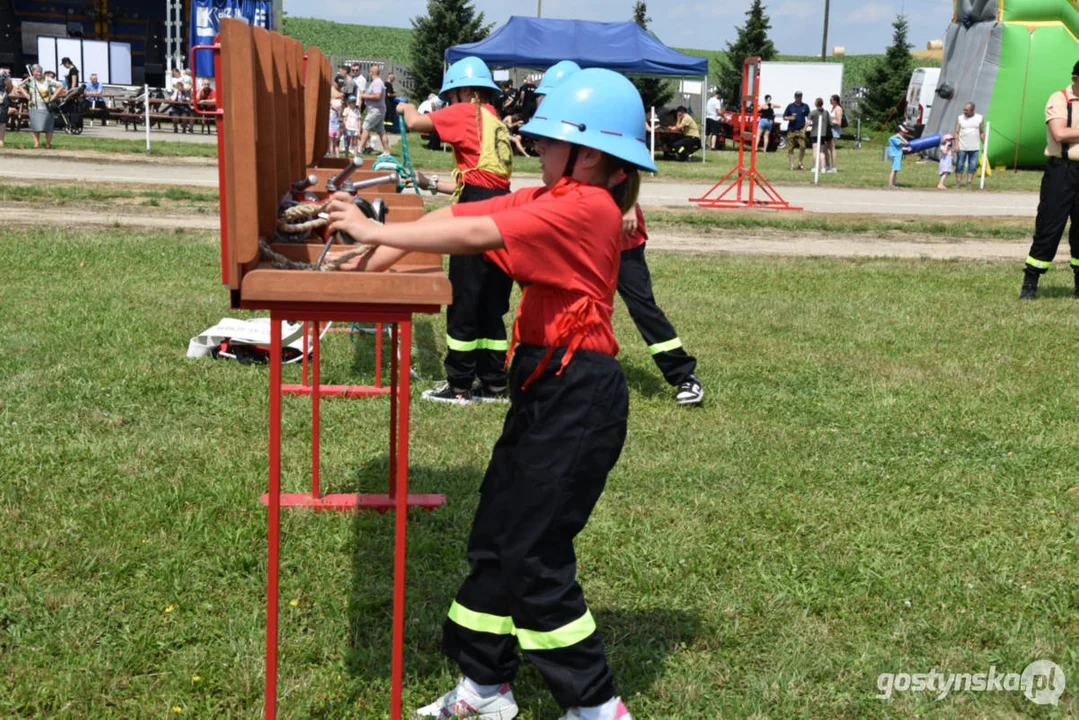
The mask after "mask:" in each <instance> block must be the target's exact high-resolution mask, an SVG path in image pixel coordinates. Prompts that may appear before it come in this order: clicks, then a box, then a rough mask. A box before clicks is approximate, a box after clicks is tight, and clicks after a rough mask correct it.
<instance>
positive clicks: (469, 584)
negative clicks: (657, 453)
mask: <svg viewBox="0 0 1079 720" xmlns="http://www.w3.org/2000/svg"><path fill="white" fill-rule="evenodd" d="M545 351H546V350H545V349H544V348H539V347H536V346H532V345H524V346H521V347H519V348H518V349H517V351H516V352H515V354H514V358H513V364H512V366H511V368H510V393H511V400H512V404H511V405H510V409H509V412H508V414H507V415H506V420H505V423H504V425H503V428H502V436H501V437H500V438H499V439H498V442H497V443H496V444H495V447H494V451H493V452H492V455H491V462H490V465H489V466H488V467H487V474H486V475H485V476H484V479H483V484H482V486H481V487H480V503H479V508H478V509H477V510H476V517H475V520H474V521H473V524H472V534H471V536H470V537H469V541H468V562H469V568H470V572H469V575H468V577H467V578H466V579H465V581H464V584H462V585H461V589H460V590H459V591H458V592H457V603H458V604H459V605H461V606H463V607H465V608H467V609H469V610H472V611H474V612H480V613H486V614H488V615H495V616H500V617H511V618H512V619H513V623H514V626H515V627H516V628H519V629H525V630H535V631H541V632H549V631H552V630H557V629H559V628H561V627H564V626H566V625H568V624H570V623H572V622H573V621H575V620H579V619H580V618H581V617H582V616H584V615H585V613H586V612H587V606H586V605H585V601H584V594H583V592H582V590H581V586H580V585H579V584H578V583H577V556H576V554H575V552H574V549H573V539H574V538H575V537H576V536H577V534H578V533H579V532H581V530H582V529H583V528H584V526H585V523H586V522H587V521H588V517H589V515H590V514H591V512H592V509H593V507H595V504H596V501H597V500H598V499H599V496H600V494H601V493H602V492H603V488H604V485H605V484H606V480H607V474H608V473H609V472H610V470H611V468H613V467H614V464H615V462H616V461H617V460H618V456H619V454H620V453H621V451H622V445H623V443H624V442H625V439H626V422H627V418H628V415H629V393H628V391H627V389H626V379H625V375H623V373H622V368H621V366H620V365H619V364H618V361H616V360H615V359H614V358H612V357H609V356H607V355H601V354H598V353H592V352H587V351H578V352H576V353H575V354H574V356H573V358H572V360H571V361H570V363H569V364H568V365H567V366H566V369H565V370H564V371H563V373H562V375H560V376H556V375H555V372H556V371H557V370H558V367H559V364H560V363H561V359H562V354H563V351H561V350H560V351H557V352H556V353H555V354H554V357H553V358H552V359H551V361H550V364H549V365H548V366H547V368H546V369H545V370H544V371H543V374H542V375H541V376H540V377H539V378H537V379H536V380H535V381H533V383H532V384H531V385H529V386H528V389H527V390H524V391H522V390H521V385H522V384H523V383H524V381H525V379H526V378H528V376H529V375H530V374H531V373H532V371H533V370H534V369H535V367H536V366H537V364H538V363H539V361H540V359H541V358H542V356H543V354H544V352H545ZM516 647H517V641H516V639H515V638H514V636H513V635H507V634H501V635H500V634H495V633H488V632H477V631H475V630H470V629H468V628H465V627H462V626H461V625H458V624H457V623H455V622H453V621H452V620H447V621H446V625H445V633H444V648H445V652H446V654H447V655H448V656H449V657H450V658H452V659H453V660H455V661H456V662H457V663H458V664H459V665H460V666H461V670H462V671H463V672H464V674H465V675H467V676H468V677H470V678H472V679H473V680H475V681H476V682H479V683H483V684H496V683H504V682H509V681H511V680H512V679H513V678H514V675H515V674H516V671H517V667H518V664H519V658H518V656H517V652H516ZM525 655H526V656H527V657H528V659H529V660H530V661H531V662H532V664H533V665H535V666H536V668H537V669H538V670H539V671H540V673H541V674H542V675H543V678H544V679H545V680H546V682H547V685H548V687H549V688H550V689H551V693H552V694H553V695H554V697H555V700H557V701H558V703H559V704H560V705H561V706H562V707H564V708H568V707H576V706H582V705H583V706H590V705H599V704H601V703H604V702H606V701H607V700H609V699H611V698H612V697H614V678H613V676H612V674H611V670H610V668H609V667H608V665H607V659H606V656H605V654H604V651H603V643H602V641H601V640H600V637H599V634H598V633H597V632H593V633H591V634H590V635H589V636H588V637H586V638H584V639H583V640H581V641H579V642H576V643H573V644H571V645H569V646H568V647H561V648H558V649H553V650H525Z"/></svg>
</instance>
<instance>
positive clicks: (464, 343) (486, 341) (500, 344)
mask: <svg viewBox="0 0 1079 720" xmlns="http://www.w3.org/2000/svg"><path fill="white" fill-rule="evenodd" d="M446 347H448V348H449V349H450V350H456V351H457V352H472V351H473V350H501V351H502V352H505V351H507V350H509V349H510V344H509V341H508V340H492V339H491V338H479V339H478V340H457V339H455V338H452V337H450V336H449V335H447V336H446Z"/></svg>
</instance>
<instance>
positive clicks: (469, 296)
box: [445, 185, 513, 389]
mask: <svg viewBox="0 0 1079 720" xmlns="http://www.w3.org/2000/svg"><path fill="white" fill-rule="evenodd" d="M508 192H509V191H508V190H492V189H490V188H482V187H477V186H476V185H465V188H464V191H463V192H462V193H461V202H476V201H477V200H486V199H488V198H492V197H497V196H499V195H505V194H507V193H508ZM450 284H451V285H452V286H453V304H452V305H450V306H449V307H448V308H446V334H447V335H449V336H450V337H451V338H453V339H454V340H457V341H460V342H465V343H474V342H476V341H477V340H495V341H500V342H505V341H506V324H505V322H504V321H503V319H502V316H503V315H505V314H506V313H507V312H508V311H509V309H510V292H511V291H512V290H513V280H511V279H510V277H509V276H508V275H506V273H504V272H502V270H501V269H499V267H498V266H497V265H495V264H493V263H489V262H487V261H486V260H484V259H483V256H481V255H453V256H451V257H450ZM445 368H446V380H448V381H449V383H450V384H451V385H452V386H453V387H455V388H462V389H463V388H470V387H472V381H473V380H474V379H475V378H477V377H478V378H479V379H480V382H482V383H484V384H485V385H492V386H494V387H502V386H504V385H505V384H506V351H505V350H492V349H489V348H477V349H475V350H463V351H462V350H454V349H453V348H450V349H449V350H447V352H446V361H445Z"/></svg>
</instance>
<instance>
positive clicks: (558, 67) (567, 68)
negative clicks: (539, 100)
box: [536, 60, 581, 95]
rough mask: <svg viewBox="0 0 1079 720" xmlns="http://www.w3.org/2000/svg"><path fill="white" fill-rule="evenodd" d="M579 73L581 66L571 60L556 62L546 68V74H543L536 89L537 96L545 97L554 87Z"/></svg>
mask: <svg viewBox="0 0 1079 720" xmlns="http://www.w3.org/2000/svg"><path fill="white" fill-rule="evenodd" d="M580 71H581V66H580V65H578V64H577V63H575V62H573V61H572V60H563V61H561V62H557V63H555V64H554V65H552V66H551V67H549V68H547V72H545V73H543V79H542V80H540V84H539V87H538V88H536V94H537V95H546V94H548V93H549V92H551V91H552V90H554V89H555V88H556V87H558V86H559V85H560V84H561V83H562V81H563V80H565V79H566V78H568V77H569V76H570V75H573V74H574V73H578V72H580Z"/></svg>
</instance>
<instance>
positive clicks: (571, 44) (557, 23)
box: [445, 15, 708, 152]
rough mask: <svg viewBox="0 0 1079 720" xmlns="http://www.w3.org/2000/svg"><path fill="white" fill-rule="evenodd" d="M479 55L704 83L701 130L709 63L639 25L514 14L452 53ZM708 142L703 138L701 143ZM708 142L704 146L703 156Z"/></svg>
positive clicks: (500, 62) (517, 63)
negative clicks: (569, 62)
mask: <svg viewBox="0 0 1079 720" xmlns="http://www.w3.org/2000/svg"><path fill="white" fill-rule="evenodd" d="M469 55H474V56H476V57H478V58H480V59H482V60H483V61H484V62H486V63H487V64H488V65H490V66H495V67H524V68H535V69H537V70H546V69H547V68H549V67H551V66H552V65H554V64H555V63H556V62H559V61H560V60H572V61H574V62H575V63H577V64H578V65H580V66H581V67H582V68H590V67H601V68H607V69H608V70H614V71H615V72H620V73H622V74H624V75H630V76H638V77H656V76H659V77H678V78H694V79H696V78H698V77H699V78H701V131H702V133H703V131H704V129H705V122H704V97H705V95H704V93H705V92H706V89H707V85H708V59H707V58H699V57H694V56H692V55H686V54H685V53H680V52H678V51H677V50H672V49H671V48H669V47H667V46H666V45H664V44H663V43H661V42H660V41H659V40H657V39H656V38H655V37H653V36H652V35H651V34H649V33H648V31H647V30H645V29H644V28H642V27H641V26H640V25H638V24H637V23H635V22H610V23H605V22H591V21H587V20H558V19H548V18H532V17H520V16H517V15H514V16H513V17H511V18H510V19H509V22H507V23H506V24H505V25H503V26H502V27H500V28H498V29H497V30H495V31H494V32H493V33H491V34H490V35H489V36H488V37H487V38H486V39H484V40H481V41H479V42H475V43H466V44H464V45H454V46H453V47H450V48H447V49H446V53H445V59H446V62H447V63H453V62H456V61H458V60H460V59H461V58H463V57H467V56H469ZM702 140H703V138H702ZM707 145H708V143H706V142H702V152H707V150H706V149H705V148H707Z"/></svg>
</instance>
